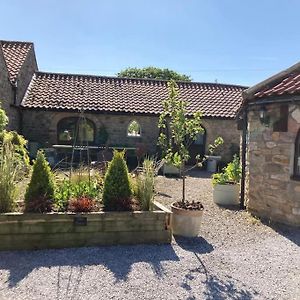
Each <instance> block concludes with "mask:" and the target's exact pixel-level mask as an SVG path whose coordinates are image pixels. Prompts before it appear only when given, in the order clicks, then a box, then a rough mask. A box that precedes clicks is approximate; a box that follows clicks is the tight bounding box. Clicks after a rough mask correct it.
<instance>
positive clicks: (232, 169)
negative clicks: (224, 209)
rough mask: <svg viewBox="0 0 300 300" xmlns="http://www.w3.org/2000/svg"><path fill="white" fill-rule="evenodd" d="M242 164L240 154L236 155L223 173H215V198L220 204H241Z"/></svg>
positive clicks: (213, 180)
mask: <svg viewBox="0 0 300 300" xmlns="http://www.w3.org/2000/svg"><path fill="white" fill-rule="evenodd" d="M241 173H242V170H241V165H240V160H239V158H238V156H236V155H235V156H234V158H233V161H232V162H230V163H229V164H228V165H227V166H226V167H225V168H224V169H223V171H222V172H221V173H216V174H213V176H212V183H213V199H214V202H215V203H217V204H219V205H224V206H226V205H237V204H239V193H240V184H239V182H240V180H241Z"/></svg>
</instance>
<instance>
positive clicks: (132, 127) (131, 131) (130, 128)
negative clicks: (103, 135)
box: [127, 120, 140, 136]
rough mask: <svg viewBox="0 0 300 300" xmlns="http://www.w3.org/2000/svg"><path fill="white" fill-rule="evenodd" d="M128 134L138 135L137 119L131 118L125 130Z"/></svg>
mask: <svg viewBox="0 0 300 300" xmlns="http://www.w3.org/2000/svg"><path fill="white" fill-rule="evenodd" d="M127 133H128V135H132V136H138V135H139V134H140V125H139V123H138V122H137V121H135V120H133V121H132V122H131V123H130V124H129V126H128V130H127Z"/></svg>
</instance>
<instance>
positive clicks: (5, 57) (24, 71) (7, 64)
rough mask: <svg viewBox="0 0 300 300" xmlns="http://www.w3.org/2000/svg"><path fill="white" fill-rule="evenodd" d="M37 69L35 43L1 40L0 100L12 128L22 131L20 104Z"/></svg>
mask: <svg viewBox="0 0 300 300" xmlns="http://www.w3.org/2000/svg"><path fill="white" fill-rule="evenodd" d="M37 70H38V66H37V62H36V58H35V52H34V45H33V43H28V42H10V41H0V101H1V104H2V107H3V108H4V109H5V111H6V113H7V115H8V117H9V120H10V122H9V125H8V128H9V129H11V130H19V131H20V125H21V111H20V109H19V108H20V104H21V101H22V99H23V97H24V94H25V92H26V90H27V87H28V85H29V82H30V81H31V78H32V76H33V74H34V72H35V71H37Z"/></svg>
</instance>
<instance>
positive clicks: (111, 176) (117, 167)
mask: <svg viewBox="0 0 300 300" xmlns="http://www.w3.org/2000/svg"><path fill="white" fill-rule="evenodd" d="M124 153H125V152H124V151H122V152H119V151H116V150H115V151H114V156H113V159H112V161H111V162H110V163H109V166H108V169H107V172H106V174H105V178H104V187H103V197H102V199H103V205H104V209H105V210H113V211H114V210H130V208H131V205H130V201H131V196H132V190H131V186H130V179H129V174H128V169H127V165H126V162H125V160H124Z"/></svg>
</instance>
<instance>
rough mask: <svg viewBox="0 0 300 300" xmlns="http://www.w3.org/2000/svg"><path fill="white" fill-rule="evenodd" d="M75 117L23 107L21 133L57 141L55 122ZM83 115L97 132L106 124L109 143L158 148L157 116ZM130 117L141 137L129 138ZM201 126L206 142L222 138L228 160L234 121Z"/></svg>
mask: <svg viewBox="0 0 300 300" xmlns="http://www.w3.org/2000/svg"><path fill="white" fill-rule="evenodd" d="M74 116H78V113H71V112H58V111H42V110H24V111H23V134H24V136H25V137H26V138H27V139H28V140H29V141H32V142H39V143H40V144H41V146H46V145H52V144H57V143H58V142H57V124H58V122H59V121H60V120H62V119H63V118H66V117H74ZM85 117H86V118H87V119H90V120H91V121H93V122H94V124H95V126H96V131H98V130H99V129H100V128H101V126H103V125H104V126H105V128H106V130H107V132H108V136H109V138H108V144H109V145H124V146H125V145H126V146H132V147H135V146H137V145H138V144H145V145H146V148H147V150H148V152H149V153H155V152H156V151H157V145H156V144H157V138H158V134H159V131H158V127H157V126H158V117H155V116H135V115H115V114H114V115H109V114H101V113H98V114H97V113H93V114H91V113H86V114H85ZM132 120H136V121H137V122H139V124H140V126H141V137H128V136H127V127H128V125H129V123H130V122H131V121H132ZM203 125H204V127H205V129H206V132H207V143H206V145H208V144H209V143H212V142H213V141H214V139H215V138H216V137H218V136H222V137H223V138H224V141H225V143H224V145H223V146H222V147H221V148H220V149H219V150H218V151H219V153H220V152H221V154H222V157H223V158H224V159H225V158H226V159H229V157H230V156H231V144H232V143H234V144H236V145H238V144H239V138H240V133H239V131H238V130H237V129H236V123H235V121H234V120H217V119H206V120H204V122H203Z"/></svg>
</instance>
